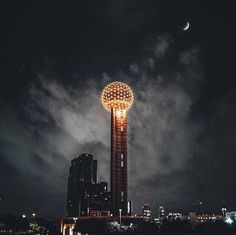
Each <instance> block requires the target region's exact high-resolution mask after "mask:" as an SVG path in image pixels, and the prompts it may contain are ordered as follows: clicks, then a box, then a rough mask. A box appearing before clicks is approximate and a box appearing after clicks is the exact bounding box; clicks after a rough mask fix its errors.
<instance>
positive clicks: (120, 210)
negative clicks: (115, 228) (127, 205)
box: [119, 209, 122, 227]
mask: <svg viewBox="0 0 236 235" xmlns="http://www.w3.org/2000/svg"><path fill="white" fill-rule="evenodd" d="M121 212H122V209H119V214H120V227H121Z"/></svg>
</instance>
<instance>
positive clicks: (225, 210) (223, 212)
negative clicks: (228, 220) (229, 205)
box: [221, 202, 227, 218]
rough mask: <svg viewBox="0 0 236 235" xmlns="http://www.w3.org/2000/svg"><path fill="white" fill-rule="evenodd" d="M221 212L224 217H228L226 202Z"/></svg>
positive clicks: (223, 203)
mask: <svg viewBox="0 0 236 235" xmlns="http://www.w3.org/2000/svg"><path fill="white" fill-rule="evenodd" d="M221 211H222V217H223V218H225V217H226V213H227V209H226V205H225V202H222V208H221Z"/></svg>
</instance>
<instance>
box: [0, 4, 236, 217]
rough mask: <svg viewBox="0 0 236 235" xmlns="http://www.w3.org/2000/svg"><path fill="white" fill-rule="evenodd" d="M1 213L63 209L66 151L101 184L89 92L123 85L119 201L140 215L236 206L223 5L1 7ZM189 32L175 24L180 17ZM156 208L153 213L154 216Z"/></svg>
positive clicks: (96, 122) (235, 129)
mask: <svg viewBox="0 0 236 235" xmlns="http://www.w3.org/2000/svg"><path fill="white" fill-rule="evenodd" d="M0 9H1V14H0V15H1V16H0V17H1V21H0V22H1V23H0V25H1V31H2V33H1V37H0V51H1V55H0V76H1V86H0V104H1V107H0V111H1V115H0V198H1V200H0V211H2V212H4V213H13V214H21V213H28V214H30V213H31V212H33V211H34V212H37V213H38V214H39V215H41V216H45V217H48V218H55V217H60V216H63V215H65V205H66V190H67V176H68V170H69V166H70V160H71V159H73V158H74V156H75V154H77V153H83V152H92V153H94V155H95V156H96V158H97V160H98V179H99V180H100V181H108V182H109V172H110V171H109V163H110V155H109V154H110V119H109V118H110V117H109V113H108V112H106V111H105V110H104V109H103V107H102V105H101V103H100V94H101V91H102V89H103V88H104V86H105V85H106V84H108V83H109V82H112V81H116V80H119V81H124V82H126V83H128V84H129V85H130V86H131V87H132V89H133V91H134V95H135V102H134V105H133V107H132V109H130V111H129V114H128V124H129V133H128V134H129V137H128V139H129V140H128V141H129V155H128V159H129V160H128V161H129V199H130V200H132V201H133V204H134V210H135V212H136V213H140V211H141V206H142V204H143V203H149V204H150V205H151V206H152V209H153V210H154V211H155V210H157V206H158V205H164V206H165V207H167V208H170V209H171V210H190V209H191V208H192V205H193V204H194V203H196V202H197V201H199V200H201V201H203V205H204V208H205V209H206V210H214V211H219V210H220V207H221V204H222V201H225V202H226V205H227V206H228V208H229V209H236V204H235V197H236V190H235V188H236V177H235V173H234V172H235V170H236V159H235V156H236V147H235V139H236V134H235V133H236V110H235V106H236V92H235V91H236V82H235V66H234V62H235V42H234V37H233V36H234V34H233V31H232V30H233V29H232V28H233V21H234V20H235V19H234V18H233V13H232V12H231V10H230V9H231V6H229V5H226V3H223V2H221V1H214V4H212V3H206V2H205V1H195V2H194V3H193V2H191V1H179V2H178V3H177V2H175V3H173V2H171V1H154V0H147V1H134V0H131V1H125V0H119V1H115V0H114V1H102V2H101V1H93V2H90V3H88V2H87V1H84V2H83V1H82V2H81V1H80V3H77V4H76V3H65V2H64V3H58V2H54V3H53V2H50V3H49V2H48V1H45V2H44V1H33V2H31V1H21V2H20V3H19V2H17V1H16V3H15V4H10V3H9V5H3V4H2V3H1V8H0ZM187 21H189V22H190V28H189V29H188V30H187V31H183V28H184V26H185V25H186V22H187ZM154 213H155V212H154Z"/></svg>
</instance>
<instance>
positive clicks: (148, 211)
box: [142, 204, 152, 218]
mask: <svg viewBox="0 0 236 235" xmlns="http://www.w3.org/2000/svg"><path fill="white" fill-rule="evenodd" d="M142 209H143V217H146V218H151V216H152V211H151V208H150V206H149V204H144V205H143V207H142Z"/></svg>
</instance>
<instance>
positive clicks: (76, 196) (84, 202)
mask: <svg viewBox="0 0 236 235" xmlns="http://www.w3.org/2000/svg"><path fill="white" fill-rule="evenodd" d="M109 197H110V195H109V193H108V192H107V183H106V182H100V183H97V160H96V159H95V158H94V156H93V154H87V153H83V154H81V155H78V156H77V157H76V158H75V159H73V160H72V161H71V166H70V170H69V177H68V189H67V215H68V216H71V217H78V216H85V215H89V214H90V211H93V210H106V211H108V210H110V204H109V203H110V198H109Z"/></svg>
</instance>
